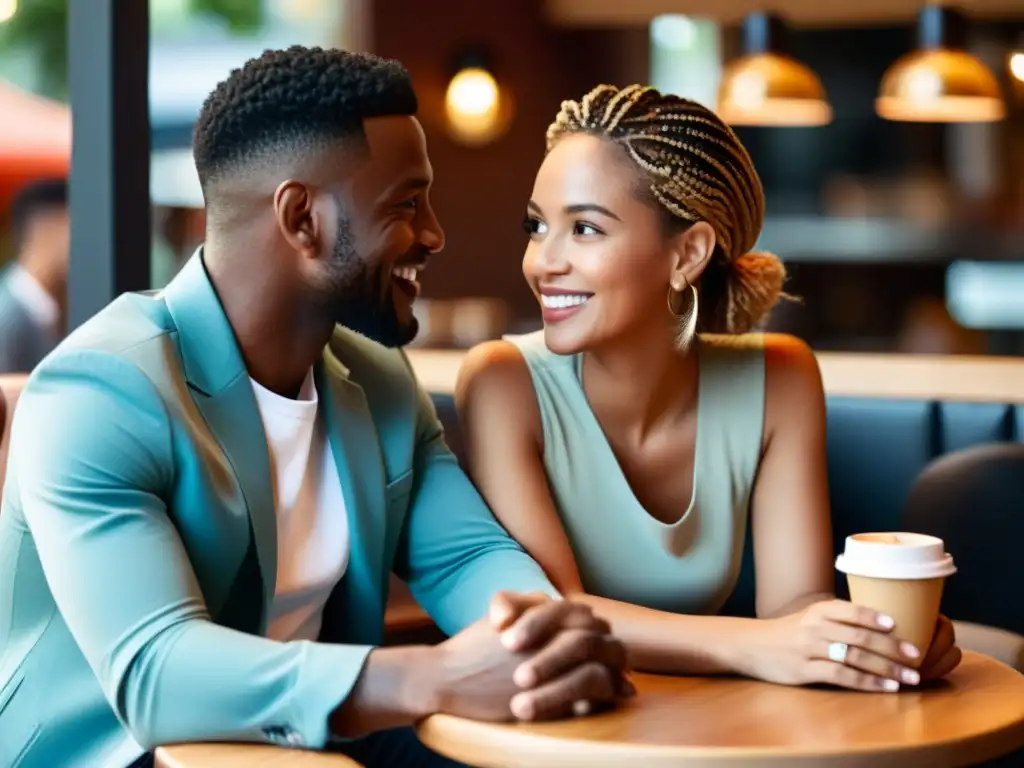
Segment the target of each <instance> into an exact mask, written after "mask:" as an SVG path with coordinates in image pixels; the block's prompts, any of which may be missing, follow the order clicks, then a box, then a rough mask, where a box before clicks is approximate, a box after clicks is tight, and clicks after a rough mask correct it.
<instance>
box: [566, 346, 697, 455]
mask: <svg viewBox="0 0 1024 768" xmlns="http://www.w3.org/2000/svg"><path fill="white" fill-rule="evenodd" d="M675 333H676V331H675V329H674V328H669V329H667V330H666V331H665V332H661V331H656V332H650V333H643V334H636V335H630V337H629V338H628V339H623V340H622V341H620V342H616V343H614V344H604V345H601V346H600V347H598V348H595V349H593V350H589V351H587V352H586V353H585V354H584V356H583V386H584V390H585V392H586V395H587V400H588V402H589V403H590V406H591V408H592V409H593V410H594V412H595V413H596V414H598V416H599V417H600V419H601V422H602V423H603V424H605V425H606V426H614V427H615V428H616V429H618V430H625V431H626V432H627V433H628V434H629V435H630V436H631V437H632V438H634V439H636V440H637V441H642V440H643V439H644V437H646V436H647V435H648V434H650V432H651V431H652V430H654V429H655V428H656V427H658V426H661V425H663V424H665V423H668V422H675V421H677V420H678V419H679V418H681V417H683V416H685V415H686V414H688V413H690V411H691V410H692V408H693V407H694V405H695V403H696V401H697V386H698V364H697V353H696V347H695V345H693V344H691V346H690V348H689V349H687V350H686V351H682V350H680V349H679V347H678V346H677V344H676V337H675Z"/></svg>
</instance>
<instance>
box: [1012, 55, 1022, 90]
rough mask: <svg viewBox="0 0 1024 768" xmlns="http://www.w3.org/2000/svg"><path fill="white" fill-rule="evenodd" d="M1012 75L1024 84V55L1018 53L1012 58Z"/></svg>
mask: <svg viewBox="0 0 1024 768" xmlns="http://www.w3.org/2000/svg"><path fill="white" fill-rule="evenodd" d="M1010 74H1011V75H1013V76H1014V77H1015V78H1017V79H1018V80H1020V82H1022V83H1024V53H1022V52H1019V51H1018V52H1017V53H1015V54H1013V55H1012V56H1011V57H1010Z"/></svg>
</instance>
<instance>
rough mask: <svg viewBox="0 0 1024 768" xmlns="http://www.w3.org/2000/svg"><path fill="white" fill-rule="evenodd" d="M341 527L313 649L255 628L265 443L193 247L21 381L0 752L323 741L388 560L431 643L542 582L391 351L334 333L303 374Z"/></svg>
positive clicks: (374, 627)
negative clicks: (343, 548)
mask: <svg viewBox="0 0 1024 768" xmlns="http://www.w3.org/2000/svg"><path fill="white" fill-rule="evenodd" d="M315 379H316V386H317V389H318V392H319V394H320V402H321V403H322V404H323V407H322V411H321V413H322V417H323V418H324V419H325V420H326V424H327V426H328V430H329V434H330V442H331V447H332V449H333V452H334V456H335V459H336V461H337V466H338V475H339V477H340V478H341V482H342V489H343V492H344V496H345V503H346V505H347V509H348V518H349V527H350V532H351V547H352V549H351V556H350V561H349V565H348V570H347V572H346V574H345V577H344V578H343V579H342V581H341V582H340V583H339V584H338V586H337V588H336V589H335V590H334V593H333V595H332V597H331V599H330V601H329V603H328V605H327V607H326V609H325V611H324V618H323V630H322V633H321V638H320V639H321V642H317V643H310V642H291V643H279V642H274V641H271V640H267V639H265V638H264V637H262V635H264V634H265V630H266V626H267V608H268V604H269V602H270V600H271V598H272V597H273V595H274V580H275V574H276V573H277V541H276V521H275V512H274V502H273V498H274V497H273V495H272V491H271V477H270V467H269V460H268V456H267V448H266V441H265V437H264V434H263V428H262V423H261V420H260V416H259V413H258V411H257V406H256V402H255V399H254V395H253V391H252V387H251V384H250V381H249V377H248V375H247V372H246V369H245V365H244V364H243V361H242V358H241V355H240V353H239V350H238V347H237V345H236V342H235V339H234V335H233V333H232V330H231V327H230V325H229V324H228V321H227V318H226V317H225V315H224V312H223V310H222V309H221V306H220V303H219V301H218V299H217V296H216V293H215V292H214V289H213V286H212V285H211V283H210V281H209V278H208V277H207V275H206V271H205V268H204V266H203V263H202V259H201V255H199V254H197V255H196V256H195V257H193V259H192V260H191V261H190V262H189V263H188V264H187V265H186V266H185V267H184V269H183V270H182V272H181V273H180V274H179V275H178V277H177V278H175V280H174V281H172V283H171V284H170V285H169V286H168V287H167V289H166V290H165V291H163V292H160V293H149V294H130V295H125V296H122V297H121V298H119V299H117V300H116V301H115V302H113V303H112V304H111V305H110V306H108V307H107V308H106V309H104V310H103V311H102V312H100V313H99V314H98V315H96V316H95V317H94V318H93V319H91V320H90V321H89V322H87V323H86V324H85V325H83V326H82V327H81V328H80V329H78V330H77V331H75V332H74V333H73V334H72V335H71V336H70V337H69V338H68V339H67V340H66V341H64V342H63V343H62V344H61V345H60V346H59V347H58V348H57V349H56V350H55V351H54V352H53V353H52V354H51V355H50V356H49V357H47V358H46V360H44V361H43V363H42V364H41V365H40V366H39V367H38V368H37V369H36V371H35V373H33V375H32V377H31V379H30V380H29V382H28V384H27V386H26V387H25V390H24V393H23V394H22V395H21V398H20V400H19V403H18V407H17V413H16V417H15V419H14V425H13V432H12V439H11V449H10V466H9V470H8V473H7V482H6V485H5V487H4V492H3V508H2V514H0V766H3V767H4V768H6V767H7V766H11V765H16V764H18V765H24V766H30V767H34V766H46V767H47V768H49V767H50V766H78V765H82V766H90V767H91V766H102V765H104V764H105V762H106V761H107V759H108V758H109V755H111V754H112V752H113V751H114V750H115V749H116V748H117V747H118V745H120V744H122V743H123V742H124V736H125V732H126V731H127V732H128V733H130V734H131V735H132V736H133V737H134V739H135V740H136V741H138V743H139V744H141V745H142V746H143V747H145V748H147V749H148V748H151V747H153V746H155V745H160V744H168V743H172V742H181V741H203V740H231V741H253V742H271V743H279V744H288V745H293V746H306V747H322V746H323V745H324V744H325V743H326V742H327V741H328V739H329V734H328V728H327V720H328V716H329V714H330V713H331V711H332V710H333V709H334V708H335V707H336V706H337V705H338V704H339V703H340V702H341V701H343V700H344V699H345V698H346V696H347V695H348V694H349V691H350V690H351V687H352V685H353V684H354V683H355V681H356V679H357V677H358V676H359V674H360V670H361V668H362V665H363V663H364V661H365V659H366V657H367V655H368V654H369V653H370V651H371V650H372V649H373V647H374V646H375V645H377V644H379V643H380V642H381V638H382V634H383V626H384V606H385V602H386V599H387V594H386V592H387V584H388V575H389V573H390V572H391V571H392V570H394V571H395V572H396V573H397V574H398V575H399V576H401V577H402V578H404V579H406V580H408V581H409V583H410V585H411V587H412V591H413V593H414V595H415V596H416V598H417V599H418V600H419V601H420V602H421V604H422V605H423V607H424V608H425V609H426V610H427V611H428V612H429V613H430V615H431V616H432V617H433V618H434V619H435V620H436V621H437V623H438V624H439V626H440V627H441V628H442V629H443V630H445V631H447V632H449V633H453V632H456V631H458V630H459V629H461V628H463V627H465V626H466V625H467V624H470V623H471V622H473V621H475V620H477V619H478V618H480V617H482V616H483V615H484V614H485V613H486V606H487V603H488V600H489V598H490V597H491V596H492V595H493V594H494V593H495V592H496V591H498V590H500V589H513V590H522V591H543V592H547V593H550V594H555V592H554V589H553V587H552V586H551V585H550V583H549V582H548V580H547V579H546V578H545V577H544V575H543V573H542V571H541V570H540V568H539V567H538V566H537V565H536V564H535V563H534V562H533V561H532V560H531V559H530V558H529V557H527V556H526V555H525V554H524V553H523V551H522V550H521V549H520V547H519V546H518V545H517V544H516V543H515V542H514V541H513V540H512V539H511V538H510V537H509V536H508V535H507V534H506V533H505V531H504V530H503V529H502V528H501V526H499V525H498V523H497V522H496V521H495V520H494V518H493V516H492V515H491V514H490V512H489V511H488V509H487V507H486V506H485V505H484V502H483V501H482V500H481V498H480V496H479V495H478V494H477V492H476V491H475V490H474V488H473V486H472V485H471V484H470V482H469V481H468V480H467V478H466V477H465V475H464V474H463V473H462V471H461V470H460V469H459V467H458V465H457V463H456V460H455V458H454V457H453V455H452V453H451V451H449V450H448V448H447V446H446V445H445V443H444V440H443V435H442V430H441V426H440V423H439V422H438V419H437V416H436V414H435V412H434V409H433V406H432V404H431V401H430V399H429V397H428V396H427V394H426V393H425V392H424V391H423V390H422V389H421V388H420V387H419V386H418V384H417V383H416V380H415V378H414V377H413V373H412V371H411V369H410V367H409V364H408V361H407V359H406V357H405V356H404V354H403V353H402V352H401V351H398V350H391V349H385V348H384V347H381V346H379V345H377V344H375V343H373V342H371V341H368V340H367V339H365V338H363V337H361V336H358V335H356V334H354V333H352V332H350V331H347V330H343V329H339V330H338V331H337V332H336V333H335V335H334V338H333V340H332V341H331V344H330V346H329V348H328V349H327V350H325V353H324V356H323V359H322V361H320V363H318V365H317V367H316V370H315Z"/></svg>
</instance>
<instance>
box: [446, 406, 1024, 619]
mask: <svg viewBox="0 0 1024 768" xmlns="http://www.w3.org/2000/svg"><path fill="white" fill-rule="evenodd" d="M433 397H434V402H435V405H436V406H437V410H438V414H439V415H440V417H441V420H442V422H443V423H444V426H445V430H446V436H447V440H448V444H449V445H450V446H451V448H452V450H453V451H455V453H456V455H458V456H459V458H460V460H462V458H463V456H464V453H463V449H464V446H463V440H462V435H461V433H460V431H459V425H458V418H457V416H456V414H455V408H454V403H453V400H452V397H451V396H450V395H447V394H436V395H434V396H433ZM1003 442H1024V405H1016V404H999V403H965V402H940V401H930V400H885V399H874V398H866V397H838V396H831V397H829V398H828V474H829V487H830V494H831V503H832V527H833V535H834V539H835V548H836V551H837V552H838V551H840V550H841V548H842V544H843V540H844V539H845V538H846V536H848V535H850V534H852V533H857V532H864V531H891V530H900V529H901V528H902V527H903V512H904V507H905V505H906V503H907V499H908V497H909V495H910V492H911V489H912V488H913V486H914V483H915V481H916V480H917V478H918V476H919V475H920V474H921V473H922V471H923V470H924V469H925V467H926V466H928V465H929V463H931V462H932V461H933V460H934V459H936V458H938V457H940V456H944V455H946V454H949V453H951V452H954V451H960V450H962V449H965V448H970V447H972V446H979V445H985V444H989V443H1003ZM954 554H955V553H954ZM836 590H837V594H840V595H844V596H845V595H846V585H845V583H844V582H843V580H842V579H839V578H837V583H836ZM726 611H727V612H728V613H731V614H733V615H738V616H752V615H753V614H754V567H753V549H752V546H751V537H750V536H749V535H748V536H747V541H746V549H745V553H744V560H743V567H742V569H741V572H740V580H739V584H738V585H737V588H736V591H735V592H734V594H733V596H732V598H731V599H730V602H729V604H728V605H727V606H726Z"/></svg>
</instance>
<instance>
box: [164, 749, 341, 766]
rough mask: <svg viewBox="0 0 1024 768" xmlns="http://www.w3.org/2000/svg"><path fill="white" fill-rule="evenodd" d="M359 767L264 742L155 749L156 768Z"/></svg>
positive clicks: (331, 756) (332, 756) (321, 754)
mask: <svg viewBox="0 0 1024 768" xmlns="http://www.w3.org/2000/svg"><path fill="white" fill-rule="evenodd" d="M285 766H288V768H293V766H294V768H361V766H360V765H359V763H357V762H356V761H355V760H352V759H351V758H348V757H345V756H344V755H339V754H334V753H328V752H312V751H309V750H303V749H285V748H284V747H274V746H268V745H264V744H177V745H173V746H170V747H160V748H159V749H158V750H157V751H156V768H285Z"/></svg>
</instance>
